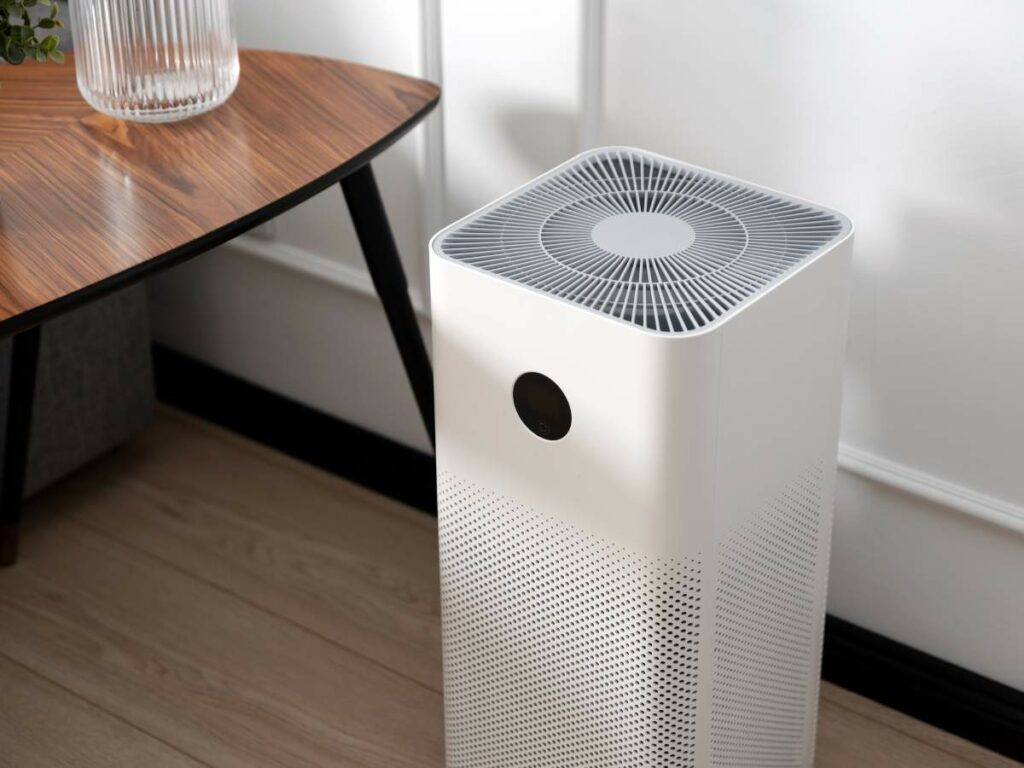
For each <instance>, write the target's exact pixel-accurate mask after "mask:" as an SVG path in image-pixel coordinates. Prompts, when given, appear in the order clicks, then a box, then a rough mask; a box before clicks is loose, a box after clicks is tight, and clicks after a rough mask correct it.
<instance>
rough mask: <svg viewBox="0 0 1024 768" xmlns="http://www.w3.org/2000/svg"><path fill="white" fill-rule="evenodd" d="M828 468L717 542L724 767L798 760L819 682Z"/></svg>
mask: <svg viewBox="0 0 1024 768" xmlns="http://www.w3.org/2000/svg"><path fill="white" fill-rule="evenodd" d="M821 493H822V469H821V467H814V468H812V469H811V470H809V471H808V472H806V473H805V474H804V475H803V476H802V477H800V478H799V479H797V480H796V481H794V482H793V483H792V484H791V485H790V486H789V487H788V488H786V489H785V490H784V491H783V492H782V493H781V494H780V495H779V496H778V497H777V498H776V499H774V501H772V502H771V503H770V504H768V505H767V506H766V507H765V508H764V509H763V510H761V511H760V512H759V513H758V514H756V515H754V516H753V517H752V518H751V519H750V520H749V521H747V522H746V523H744V524H743V525H742V526H740V527H739V528H738V529H737V530H736V531H735V532H733V533H732V534H731V535H730V536H729V537H728V538H727V539H726V540H725V541H724V543H723V544H722V545H721V546H720V548H719V553H718V555H719V574H718V586H717V589H716V595H717V603H716V605H717V610H716V619H715V632H714V649H715V650H714V659H715V660H714V696H713V699H712V703H711V747H712V757H713V761H714V765H715V766H720V767H722V768H726V767H728V768H748V767H749V768H777V767H778V768H782V767H783V766H784V767H786V768H790V767H792V768H800V766H804V765H807V762H806V761H807V756H806V755H805V754H804V753H803V748H804V738H805V736H806V735H807V729H808V727H809V724H810V721H809V718H811V717H813V714H814V713H813V711H812V710H810V707H811V706H813V704H811V700H810V699H809V694H810V693H811V692H812V691H814V690H817V675H818V659H819V657H818V650H817V647H816V636H817V632H818V630H819V629H820V627H821V622H822V616H821V615H820V611H819V610H817V609H816V607H815V600H816V597H815V596H816V590H817V587H816V579H817V574H818V573H819V568H818V552H819V546H818V545H819V537H820V533H819V531H820V526H821V517H820V516H821V502H822V499H821Z"/></svg>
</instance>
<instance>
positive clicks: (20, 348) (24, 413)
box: [0, 326, 40, 566]
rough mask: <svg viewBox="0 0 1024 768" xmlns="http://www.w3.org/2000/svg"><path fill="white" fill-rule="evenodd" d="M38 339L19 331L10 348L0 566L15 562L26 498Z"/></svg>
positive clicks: (31, 331) (33, 333) (29, 332)
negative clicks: (23, 500) (26, 472)
mask: <svg viewBox="0 0 1024 768" xmlns="http://www.w3.org/2000/svg"><path fill="white" fill-rule="evenodd" d="M39 335H40V329H39V326H36V327H34V328H30V329H29V330H27V331H22V332H21V333H19V334H17V335H16V336H15V337H14V343H13V344H12V347H11V376H10V385H9V386H8V388H7V423H6V425H5V427H4V464H3V479H2V481H0V566H4V565H12V564H13V563H14V562H15V560H17V559H18V533H19V529H20V527H21V501H22V498H23V497H24V495H25V470H26V468H27V467H28V440H29V430H30V427H31V423H32V401H33V399H34V398H35V391H36V368H37V367H38V363H39Z"/></svg>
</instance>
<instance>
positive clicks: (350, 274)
mask: <svg viewBox="0 0 1024 768" xmlns="http://www.w3.org/2000/svg"><path fill="white" fill-rule="evenodd" d="M226 247H227V248H231V249H233V250H235V251H238V252H240V253H244V254H247V255H249V256H253V257H255V258H258V259H261V260H263V261H268V262H270V263H272V264H275V265H277V266H280V267H283V268H285V269H291V270H294V271H296V272H300V273H302V274H305V275H308V276H309V277H312V278H314V279H316V280H321V281H324V282H327V283H330V284H332V285H335V286H337V287H338V288H341V289H342V290H345V291H349V292H351V293H356V294H359V295H362V296H371V297H373V296H376V294H375V292H374V290H373V283H372V282H371V281H370V276H369V275H368V274H367V273H366V271H365V270H363V269H361V268H356V267H352V266H349V265H346V264H342V263H340V262H338V261H335V260H334V259H329V258H326V257H324V256H321V255H319V254H317V253H313V252H311V251H307V250H304V249H302V248H296V247H295V246H292V245H287V244H285V243H280V242H275V241H268V240H260V239H259V238H255V237H252V236H251V235H242V236H241V237H239V238H236V239H235V240H233V241H231V242H230V243H229V244H228V245H227V246H226ZM409 293H410V295H411V297H412V303H413V307H414V308H415V309H416V311H417V312H418V313H419V314H420V316H421V317H423V318H424V319H429V315H428V310H427V309H426V302H425V301H424V300H423V295H422V293H421V292H420V291H418V290H417V289H415V288H411V289H410V291H409ZM839 466H840V468H841V469H843V470H844V471H846V472H849V473H851V474H854V475H858V476H860V477H864V478H867V479H868V480H871V481H873V482H876V483H880V484H881V485H885V486H888V487H890V488H895V489H898V490H900V491H903V492H904V493H909V494H911V495H913V496H917V497H920V498H923V499H927V500H928V501H930V502H933V503H935V504H939V505H941V506H944V507H948V508H949V509H954V510H956V511H958V512H962V513H964V514H967V515H970V516H971V517H974V518H977V519H979V520H984V521H985V522H987V523H991V524H994V525H998V526H1001V527H1003V528H1007V529H1009V530H1012V531H1016V532H1017V533H1022V534H1024V507H1021V506H1019V505H1017V504H1012V503H1010V502H1008V501H1004V500H1002V499H997V498H995V497H993V496H988V495H986V494H984V493H981V492H980V491H976V490H974V489H973V488H966V487H964V486H962V485H957V484H955V483H951V482H949V481H947V480H943V479H942V478H940V477H935V476H934V475H929V474H927V473H925V472H921V471H919V470H916V469H914V468H912V467H908V466H906V465H904V464H898V463H897V462H895V461H890V460H889V459H886V458H883V457H881V456H878V455H877V454H874V453H870V452H868V451H864V450H861V449H860V448H854V447H853V446H851V445H847V444H845V443H842V444H840V446H839Z"/></svg>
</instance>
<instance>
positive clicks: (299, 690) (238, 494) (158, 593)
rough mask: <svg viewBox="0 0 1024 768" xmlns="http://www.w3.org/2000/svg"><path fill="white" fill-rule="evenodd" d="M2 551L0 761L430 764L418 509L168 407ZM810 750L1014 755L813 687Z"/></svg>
mask: <svg viewBox="0 0 1024 768" xmlns="http://www.w3.org/2000/svg"><path fill="white" fill-rule="evenodd" d="M27 514H28V523H27V525H26V530H25V534H24V539H23V555H22V559H21V562H20V563H19V564H18V565H17V566H16V567H14V568H11V569H6V570H3V571H0V766H4V768H8V767H9V768H36V766H47V767H49V766H69V767H71V766H73V767H74V768H93V767H94V766H95V767H96V768H121V767H122V766H131V767H132V768H135V767H136V766H144V767H147V768H164V767H165V766H174V767H175V768H198V767H200V766H207V768H260V767H261V766H287V767H291V766H306V767H312V766H325V767H326V766H330V767H331V768H335V767H337V766H366V767H367V768H382V767H384V766H396V767H398V766H422V767H424V768H430V767H432V766H441V765H442V764H443V759H442V746H443V740H442V728H441V695H440V692H439V691H440V687H441V674H440V641H439V630H438V574H437V563H436V545H437V543H436V525H435V522H434V521H433V520H432V519H430V518H429V517H427V516H426V515H422V514H420V513H418V512H415V511H413V510H410V509H407V508H405V507H402V506H401V505H399V504H396V503H393V502H391V501H388V500H386V499H383V498H381V497H379V496H376V495H374V494H372V493H370V492H367V491H364V490H362V489H360V488H357V487H355V486H353V485H350V484H349V483H346V482H344V481H342V480H339V479H338V478H335V477H331V476H329V475H326V474H324V473H321V472H319V471H317V470H315V469H312V468H310V467H308V466H305V465H303V464H301V463H299V462H296V461H293V460H291V459H289V458H287V457H284V456H281V455H279V454H277V453H275V452H273V451H270V450H267V449H265V448H263V447H261V446H257V445H254V444H253V443H250V442H247V441H246V440H243V439H241V438H238V437H236V436H234V435H231V434H229V433H226V432H223V431H221V430H219V429H216V428H214V427H211V426H209V425H207V424H204V423H202V422H199V421H196V420H193V419H191V418H189V417H186V416H183V415H181V414H178V413H175V412H173V411H169V410H164V411H162V412H161V414H160V416H159V418H158V420H157V422H156V423H155V424H154V426H153V427H152V428H151V429H149V430H148V431H147V432H146V433H145V434H144V435H143V436H142V437H141V438H140V439H138V440H137V441H135V442H134V443H133V444H131V445H129V446H127V447H125V448H123V449H121V450H119V451H117V452H116V453H115V454H113V455H112V456H110V457H108V458H107V459H104V460H103V461H101V462H99V463H98V464H96V465H95V466H93V467H91V468H89V469H87V470H85V471H83V472H81V473H79V474H78V475H76V476H74V477H73V478H71V479H69V480H67V481H65V482H63V483H62V484H60V485H59V486H58V487H56V488H54V489H52V490H50V491H48V492H46V493H44V494H42V495H40V496H39V497H38V498H36V499H35V500H33V501H32V503H31V504H30V505H29V509H28V513H27ZM818 765H820V766H828V767H829V768H847V767H849V768H853V767H854V766H856V767H858V768H859V767H861V766H872V767H873V768H890V767H891V768H897V767H899V768H916V767H918V766H920V767H922V768H923V767H925V766H927V767H928V768H956V767H958V766H990V767H995V766H998V767H1000V768H1008V767H1009V766H1017V765H1019V764H1018V763H1016V762H1014V761H1011V760H1007V759H1005V758H1002V757H999V756H997V755H994V754H992V753H990V752H987V751H985V750H982V749H980V748H978V747H975V746H974V745H972V744H969V743H967V742H965V741H963V740H961V739H957V738H955V737H952V736H949V735H947V734H944V733H942V732H940V731H937V730H935V729H934V728H931V727H929V726H926V725H924V724H922V723H919V722H917V721H914V720H912V719H910V718H907V717H905V716H903V715H899V714H897V713H894V712H892V711H890V710H887V709H885V708H883V707H880V706H878V705H876V704H874V703H872V702H869V701H867V700H865V699H862V698H860V697H858V696H855V695H853V694H851V693H848V692H846V691H842V690H839V689H837V688H834V687H832V686H829V685H825V686H824V690H823V701H822V707H821V727H820V735H819V747H818Z"/></svg>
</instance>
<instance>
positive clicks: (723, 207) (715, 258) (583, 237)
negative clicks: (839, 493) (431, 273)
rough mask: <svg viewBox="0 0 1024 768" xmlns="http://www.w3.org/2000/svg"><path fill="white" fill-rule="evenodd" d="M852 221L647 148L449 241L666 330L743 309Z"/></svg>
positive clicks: (585, 302)
mask: <svg viewBox="0 0 1024 768" xmlns="http://www.w3.org/2000/svg"><path fill="white" fill-rule="evenodd" d="M847 227H848V225H846V224H844V222H843V221H842V220H841V219H840V218H839V217H838V216H836V215H834V214H832V213H830V212H828V211H825V210H822V209H819V208H814V207H812V206H810V205H807V204H804V203H797V202H794V201H793V200H790V199H788V198H785V197H782V196H780V195H775V194H773V193H770V192H765V191H763V190H760V189H758V188H755V187H752V186H747V185H745V184H743V183H741V182H737V181H734V180H732V179H726V178H722V177H718V176H714V175H712V174H710V173H707V172H705V171H700V170H697V169H694V168H690V167H688V166H685V165H683V164H681V163H677V162H674V161H670V160H667V159H665V158H662V157H659V156H657V155H650V154H647V153H644V152H638V151H635V150H625V149H614V150H597V151H594V152H590V153H588V154H586V155H583V156H581V157H579V158H577V159H576V160H574V161H573V162H571V163H570V164H568V165H566V166H563V167H562V168H560V169H556V170H555V171H554V172H552V173H551V174H549V175H547V176H545V177H541V179H539V180H538V181H537V182H535V183H534V184H532V185H530V186H528V187H526V188H524V189H522V190H520V191H519V192H517V193H515V194H513V195H512V196H511V197H509V198H506V199H504V200H502V201H500V202H499V203H497V204H496V205H495V206H492V207H491V208H489V209H484V211H483V212H481V213H479V214H477V215H475V216H472V217H470V218H469V219H468V220H466V221H464V222H463V223H461V224H458V225H456V226H455V227H454V228H453V229H451V230H449V232H448V233H447V234H446V235H445V236H444V237H443V238H442V239H441V245H440V248H441V252H442V253H443V254H444V255H445V256H447V257H449V258H451V259H455V260H456V261H460V262H464V263H466V264H469V265H472V266H475V267H477V268H479V269H482V270H485V271H487V272H492V273H494V274H497V275H501V276H502V277H505V278H508V279H510V280H514V281H515V282H517V283H522V284H524V285H527V286H530V287H532V288H534V289H537V290H539V291H543V292H544V293H549V294H552V295H554V296H558V297H560V298H562V299H565V300H567V301H571V302H574V303H576V304H580V305H582V306H584V307H587V308H589V309H592V310H595V311H598V312H601V313H603V314H606V315H611V316H612V317H615V318H618V319H620V320H624V321H626V322H629V323H634V324H636V325H640V326H643V327H645V328H649V329H651V330H655V331H663V332H668V333H685V332H687V331H693V330H696V329H699V328H703V327H704V326H706V325H708V324H710V323H712V322H714V321H715V320H717V319H719V318H721V317H722V316H724V315H726V314H727V313H729V312H730V311H733V310H735V309H737V308H738V307H740V306H742V305H743V304H744V303H745V302H747V301H749V300H751V299H752V298H753V297H755V296H756V295H757V294H759V293H761V292H762V291H763V290H764V289H765V288H766V287H768V286H769V285H770V284H771V283H773V282H775V281H776V280H778V279H779V278H780V277H782V276H783V275H784V274H786V273H787V272H789V271H790V270H791V269H793V268H794V267H795V266H797V265H798V264H799V263H800V262H802V261H803V260H805V259H806V258H808V257H809V256H812V255H813V254H815V253H817V252H818V251H820V250H821V249H822V248H823V247H824V246H827V245H830V244H831V243H832V242H833V241H834V240H835V239H836V238H837V237H838V236H839V235H840V234H842V233H844V231H845V230H846V228H847Z"/></svg>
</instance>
